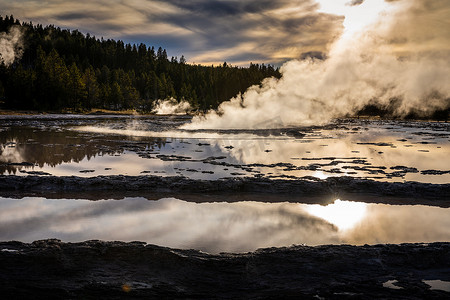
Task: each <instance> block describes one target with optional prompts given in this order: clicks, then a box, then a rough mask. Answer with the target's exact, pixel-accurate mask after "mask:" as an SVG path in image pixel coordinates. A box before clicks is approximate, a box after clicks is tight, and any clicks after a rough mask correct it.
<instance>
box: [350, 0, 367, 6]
mask: <svg viewBox="0 0 450 300" xmlns="http://www.w3.org/2000/svg"><path fill="white" fill-rule="evenodd" d="M363 2H364V0H352V1H350V2H347V5H349V6H355V5H361V4H363Z"/></svg>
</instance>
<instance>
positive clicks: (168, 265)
mask: <svg viewBox="0 0 450 300" xmlns="http://www.w3.org/2000/svg"><path fill="white" fill-rule="evenodd" d="M449 257H450V243H431V244H401V245H374V246H367V245H366V246H359V247H356V246H349V245H340V246H339V245H337V246H331V245H329V246H317V247H308V246H291V247H285V248H267V249H260V250H258V251H255V252H249V253H243V254H232V253H222V254H217V255H211V254H207V253H203V252H200V251H196V250H177V249H170V248H164V247H158V246H154V245H149V244H145V243H140V242H132V243H123V242H102V241H86V242H82V243H63V242H61V241H59V240H41V241H36V242H33V243H31V244H25V243H20V242H0V267H1V268H2V272H1V274H0V285H1V288H2V295H3V296H4V297H6V298H8V299H12V298H15V299H18V298H22V299H25V298H33V299H49V298H83V299H97V298H99V297H100V298H108V299H148V297H163V298H170V299H179V298H182V299H236V298H246V299H274V298H276V299H278V298H280V297H281V298H283V299H299V298H301V299H380V298H383V299H394V298H395V299H444V298H448V297H449V296H450V292H448V291H445V290H442V288H441V289H432V287H431V286H430V285H429V284H430V283H431V282H434V281H440V282H444V283H445V282H449V281H450V272H449V270H450V260H449ZM427 283H428V284H427Z"/></svg>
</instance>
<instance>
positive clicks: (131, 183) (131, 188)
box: [0, 175, 450, 207]
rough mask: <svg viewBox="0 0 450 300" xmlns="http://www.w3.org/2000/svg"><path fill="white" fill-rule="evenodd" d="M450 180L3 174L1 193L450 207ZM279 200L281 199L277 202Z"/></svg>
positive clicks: (79, 196)
mask: <svg viewBox="0 0 450 300" xmlns="http://www.w3.org/2000/svg"><path fill="white" fill-rule="evenodd" d="M449 195H450V184H429V183H419V182H403V183H398V182H378V181H373V180H367V179H355V178H352V177H330V178H327V179H324V180H320V179H317V178H314V177H310V178H304V179H301V180H282V179H265V178H249V177H243V178H228V179H221V180H195V179H189V178H186V177H181V176H179V177H161V176H122V175H117V176H97V177H88V178H85V177H76V176H63V177H56V176H32V175H30V176H5V175H1V176H0V196H2V197H10V198H22V197H26V196H36V197H47V198H67V197H74V196H75V197H76V198H82V199H95V198H97V199H105V198H106V199H107V198H118V199H121V198H123V197H127V196H128V197H130V196H142V197H147V198H149V199H159V198H162V197H178V196H181V197H182V198H183V199H185V200H193V201H199V202H202V200H201V199H205V200H203V201H211V199H212V198H215V199H216V201H243V200H248V199H252V198H253V199H255V200H257V201H268V202H280V201H288V202H302V203H321V204H326V203H330V202H333V201H334V200H335V199H345V200H354V201H359V202H375V203H392V204H410V205H411V204H413V205H414V204H424V205H432V206H441V207H450V199H449ZM277 199H278V200H277Z"/></svg>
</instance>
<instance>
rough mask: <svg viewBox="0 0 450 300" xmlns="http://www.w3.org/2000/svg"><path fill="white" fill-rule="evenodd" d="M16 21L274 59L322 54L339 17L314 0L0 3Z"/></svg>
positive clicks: (217, 58) (174, 51) (210, 58)
mask: <svg viewBox="0 0 450 300" xmlns="http://www.w3.org/2000/svg"><path fill="white" fill-rule="evenodd" d="M0 5H1V7H2V12H3V13H7V14H14V16H15V17H17V18H20V19H21V21H33V22H34V23H42V24H55V25H56V26H60V27H64V28H71V29H79V30H80V31H82V32H85V33H87V32H89V33H90V34H91V35H95V36H97V37H101V36H104V37H105V38H115V39H122V40H124V41H126V42H133V43H140V42H144V43H149V45H152V46H156V47H158V46H162V47H164V48H167V50H168V52H169V55H173V56H180V55H181V54H184V55H185V56H186V57H187V59H188V61H190V62H196V63H204V64H210V63H220V62H223V61H227V62H230V63H232V64H244V65H246V64H248V63H249V62H250V61H253V62H266V63H275V64H281V63H282V62H285V61H287V60H290V59H295V58H299V57H301V55H302V53H306V52H312V51H315V52H327V51H328V49H329V46H330V44H331V43H332V42H333V41H334V40H335V39H336V38H337V37H338V36H339V35H340V33H341V31H342V22H343V17H342V16H336V15H331V14H326V13H320V12H318V9H319V6H318V4H317V3H316V2H315V1H314V0H299V1H288V0H275V1H269V0H247V1H237V0H194V1H181V0H168V1H162V0H129V1H118V0H113V1H111V0H96V1H91V0H79V1H76V2H73V1H60V0H48V1H46V4H45V5H42V4H41V3H40V2H37V1H32V0H24V1H20V2H18V1H11V0H0Z"/></svg>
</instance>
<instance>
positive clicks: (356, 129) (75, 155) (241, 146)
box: [0, 121, 450, 183]
mask: <svg viewBox="0 0 450 300" xmlns="http://www.w3.org/2000/svg"><path fill="white" fill-rule="evenodd" d="M122 123H123V122H122ZM122 123H117V124H116V123H114V122H113V121H109V122H108V123H107V124H106V125H105V124H103V125H102V126H98V125H97V126H81V127H75V128H76V130H73V129H74V128H73V127H68V128H70V129H71V130H70V131H63V132H60V131H61V130H60V129H61V128H59V131H58V132H55V131H47V130H41V131H36V130H31V129H30V131H26V132H25V131H23V130H22V131H14V132H10V134H8V131H5V132H1V133H0V143H2V145H1V148H0V150H1V155H0V162H2V163H11V162H13V163H14V162H18V163H20V162H23V161H26V162H32V163H34V164H37V165H36V166H34V167H27V168H25V167H23V166H7V167H4V169H2V170H3V173H4V174H6V173H8V172H16V174H18V175H26V174H27V173H25V172H28V171H31V170H33V171H43V172H46V173H49V174H52V175H56V176H64V175H68V176H70V175H77V176H98V175H115V174H125V175H140V174H153V175H160V176H166V175H170V176H172V175H183V176H186V177H190V178H194V179H200V178H201V179H217V178H222V177H230V176H244V175H245V176H266V177H267V176H272V177H279V178H283V176H294V177H303V176H314V177H318V178H322V179H323V178H326V177H329V176H344V175H347V176H356V177H365V178H373V179H376V180H383V181H385V180H388V181H403V180H407V181H420V182H432V183H448V182H450V174H443V175H429V174H422V173H421V171H425V170H440V171H450V160H449V159H448V157H449V154H450V143H449V140H448V139H449V135H448V133H447V130H446V128H448V127H445V126H444V125H442V128H441V130H434V129H433V128H429V127H427V126H426V124H425V123H424V124H425V125H423V126H422V127H421V126H418V125H417V124H416V123H411V124H415V125H416V126H415V127H411V126H408V125H410V123H399V124H403V125H398V124H397V123H393V124H391V123H387V124H383V123H381V125H380V124H378V123H377V122H367V123H361V124H362V125H361V124H360V126H355V125H352V124H351V123H350V124H347V123H342V124H343V125H345V126H344V127H339V128H334V129H327V130H318V129H317V130H312V131H306V132H305V133H306V135H305V136H304V137H303V138H295V137H293V136H291V135H289V132H288V133H286V132H284V133H283V132H281V133H280V132H278V134H272V135H267V136H264V135H261V132H259V133H258V132H220V131H219V132H201V131H200V132H187V131H176V130H171V131H149V130H145V128H146V127H145V126H144V125H145V124H141V123H139V122H137V121H133V122H132V123H131V124H132V126H131V125H130V126H128V125H127V126H124V125H123V124H122ZM161 126H162V125H161ZM64 128H66V127H64ZM68 128H66V129H68ZM152 128H153V127H152ZM156 129H157V130H159V129H160V128H159V127H158V128H156ZM25 136H26V138H25ZM49 136H50V137H51V138H49ZM156 141H157V142H156ZM8 142H15V143H16V144H9V145H7V143H8ZM142 144H146V145H142ZM41 148H42V149H41ZM37 149H40V150H39V152H37V151H36V150H37ZM38 154H39V155H38ZM142 154H144V155H142ZM158 155H165V156H166V157H165V158H167V156H170V155H178V156H184V157H185V159H181V160H180V159H164V157H163V158H161V157H158ZM211 156H215V157H222V158H220V159H215V160H213V161H206V162H205V161H202V160H205V159H206V158H208V157H211ZM280 163H282V164H280ZM252 164H258V165H253V166H249V165H252ZM286 164H289V165H288V166H286ZM393 167H407V168H409V171H407V172H402V169H398V168H397V169H391V168H393ZM414 168H415V169H414ZM17 170H21V171H22V173H20V172H17ZM80 171H93V172H84V173H83V172H80ZM389 174H391V175H393V176H390V175H389Z"/></svg>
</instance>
